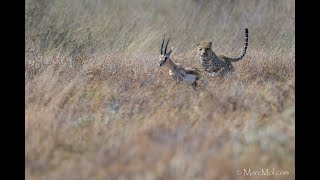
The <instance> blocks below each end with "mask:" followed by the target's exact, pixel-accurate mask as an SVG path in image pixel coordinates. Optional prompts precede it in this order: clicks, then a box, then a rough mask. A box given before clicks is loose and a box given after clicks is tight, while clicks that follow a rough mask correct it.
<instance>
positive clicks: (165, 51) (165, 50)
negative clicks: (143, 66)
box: [164, 37, 170, 54]
mask: <svg viewBox="0 0 320 180" xmlns="http://www.w3.org/2000/svg"><path fill="white" fill-rule="evenodd" d="M169 41H170V37H169V39H168V41H167V44H166V48H165V49H164V53H165V54H167V47H168V44H169Z"/></svg>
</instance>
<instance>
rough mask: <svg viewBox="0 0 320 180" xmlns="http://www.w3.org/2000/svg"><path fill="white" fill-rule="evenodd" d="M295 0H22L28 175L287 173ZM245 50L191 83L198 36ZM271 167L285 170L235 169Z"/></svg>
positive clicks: (227, 49) (219, 46)
mask: <svg viewBox="0 0 320 180" xmlns="http://www.w3.org/2000/svg"><path fill="white" fill-rule="evenodd" d="M294 9H295V2H294V0H281V1H276V0H268V1H265V0H256V1H249V0H243V1H240V0H218V1H209V0H176V1H169V0H162V1H156V0H131V1H125V0H107V1H100V0H92V1H88V0H78V1H76V0H26V8H25V29H26V31H25V105H26V109H25V117H26V119H25V143H26V146H25V174H26V175H25V176H26V179H30V180H31V179H32V180H33V179H46V180H47V179H48V180H51V179H52V180H56V179H68V180H69V179H70V180H73V179H148V180H149V179H184V180H185V179H210V180H211V179H226V180H228V179H231V180H232V179H294V171H295V157H294V155H295V134H294V132H295V101H294V100H295V50H294V48H295V36H294V34H295V29H294V25H295V24H294V18H295V16H294V14H295V10H294ZM245 27H248V29H249V47H248V50H247V54H246V56H245V58H244V59H243V60H242V61H240V62H238V63H234V66H235V73H234V75H233V76H231V77H228V78H226V79H218V78H210V77H206V76H204V78H203V79H204V81H203V82H202V83H200V84H199V87H198V88H197V89H196V90H194V89H192V88H191V87H190V86H187V85H185V84H182V83H178V84H177V83H175V82H173V81H172V80H171V79H170V77H169V75H168V70H167V69H165V68H160V67H159V65H158V63H157V58H158V56H159V51H160V50H159V49H160V42H161V38H162V36H163V34H164V33H166V34H168V35H170V36H171V45H172V46H173V47H174V50H173V53H172V57H173V59H174V60H175V61H176V62H179V63H181V64H182V65H184V66H190V67H198V68H199V69H200V66H199V63H198V58H197V55H196V49H195V48H196V43H197V42H199V41H202V40H210V41H212V47H213V48H212V49H213V50H214V51H215V52H216V53H217V54H219V55H220V54H221V55H222V54H224V55H228V56H232V57H235V56H238V55H239V54H240V53H241V50H242V48H243V43H244V42H243V41H244V28H245ZM249 168H250V169H251V170H261V168H264V169H266V168H268V169H269V170H272V169H273V168H274V169H275V170H276V171H288V172H289V175H282V176H281V175H279V176H275V175H273V176H243V175H237V170H243V169H247V170H248V169H249Z"/></svg>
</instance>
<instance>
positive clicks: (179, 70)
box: [159, 36, 200, 87]
mask: <svg viewBox="0 0 320 180" xmlns="http://www.w3.org/2000/svg"><path fill="white" fill-rule="evenodd" d="M169 40H170V38H169V39H168V40H167V43H166V46H165V48H164V50H163V44H164V41H165V36H163V40H162V44H161V49H160V56H159V65H160V67H162V66H167V67H168V68H169V69H170V70H169V75H170V76H171V78H172V79H173V80H176V81H177V82H180V81H184V82H186V83H188V84H191V85H192V86H194V87H195V86H197V80H199V78H200V74H199V70H197V69H196V68H184V67H182V66H181V65H180V64H179V63H175V62H174V61H173V60H172V59H171V58H170V55H171V52H172V48H171V49H170V51H169V52H167V47H168V44H169Z"/></svg>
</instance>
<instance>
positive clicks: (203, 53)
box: [197, 41, 212, 59]
mask: <svg viewBox="0 0 320 180" xmlns="http://www.w3.org/2000/svg"><path fill="white" fill-rule="evenodd" d="M211 46H212V42H205V41H203V42H200V43H198V44H197V49H198V55H199V57H200V58H201V59H208V58H210V56H211V52H212V50H211Z"/></svg>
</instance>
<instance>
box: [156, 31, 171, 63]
mask: <svg viewBox="0 0 320 180" xmlns="http://www.w3.org/2000/svg"><path fill="white" fill-rule="evenodd" d="M169 40H170V38H169V39H168V40H167V43H166V46H165V48H164V49H163V44H164V41H165V36H163V40H162V44H161V48H160V56H159V65H160V66H163V65H165V64H166V62H168V60H169V59H170V54H171V52H172V49H170V51H169V52H167V47H168V44H169Z"/></svg>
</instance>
